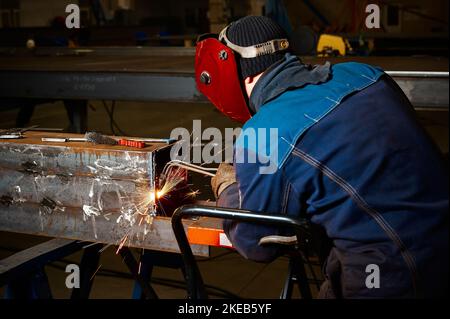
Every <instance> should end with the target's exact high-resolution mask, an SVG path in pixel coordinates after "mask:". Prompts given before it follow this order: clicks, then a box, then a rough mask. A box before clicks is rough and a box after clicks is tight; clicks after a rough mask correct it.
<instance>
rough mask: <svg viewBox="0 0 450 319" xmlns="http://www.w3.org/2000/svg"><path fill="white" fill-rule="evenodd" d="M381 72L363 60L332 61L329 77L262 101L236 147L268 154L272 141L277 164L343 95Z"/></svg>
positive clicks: (340, 100) (376, 77)
mask: <svg viewBox="0 0 450 319" xmlns="http://www.w3.org/2000/svg"><path fill="white" fill-rule="evenodd" d="M383 74H384V72H383V71H382V70H381V69H378V68H375V67H372V66H370V65H367V64H362V63H356V62H348V63H342V64H336V65H335V66H334V68H333V73H332V78H331V79H330V80H329V81H327V82H325V83H322V84H319V85H307V86H305V87H302V88H299V89H294V90H288V91H286V92H284V93H283V94H281V95H280V96H278V97H277V98H276V99H273V100H271V101H269V102H268V103H266V104H264V105H263V106H262V107H261V109H260V110H259V111H258V112H257V113H256V114H255V115H254V116H253V117H252V118H251V119H250V120H249V121H247V123H246V124H245V125H244V127H243V132H242V134H241V135H240V136H239V138H238V139H237V141H236V149H240V150H247V151H252V153H256V154H272V152H271V151H273V149H272V148H273V147H274V145H275V149H276V153H277V154H276V155H275V156H276V157H277V164H278V165H279V167H281V166H282V165H283V163H285V161H286V159H287V157H288V155H289V154H290V153H291V151H292V149H293V148H294V145H295V144H296V143H297V141H298V140H299V138H300V137H301V136H302V135H303V134H304V133H305V132H306V131H307V130H309V129H310V128H311V127H313V126H315V125H317V124H318V123H319V122H320V121H322V120H323V119H324V118H325V117H327V116H329V115H330V114H331V113H332V111H333V110H334V109H335V108H336V107H338V106H339V105H340V104H342V101H343V100H344V99H345V98H346V97H347V96H349V95H350V94H352V93H355V92H358V91H361V90H364V89H365V88H367V87H369V86H371V85H372V84H374V83H376V82H377V81H378V79H379V78H380V77H381V76H382V75H383Z"/></svg>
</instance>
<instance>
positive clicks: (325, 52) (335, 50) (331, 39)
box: [317, 34, 351, 57]
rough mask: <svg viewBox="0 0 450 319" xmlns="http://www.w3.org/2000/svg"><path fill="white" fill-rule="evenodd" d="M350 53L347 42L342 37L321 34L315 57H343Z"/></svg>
mask: <svg viewBox="0 0 450 319" xmlns="http://www.w3.org/2000/svg"><path fill="white" fill-rule="evenodd" d="M349 51H351V46H350V43H349V42H348V40H346V39H344V38H343V37H340V36H337V35H331V34H322V35H321V36H320V38H319V42H318V44H317V55H318V56H320V57H324V56H345V55H346V54H347V52H349Z"/></svg>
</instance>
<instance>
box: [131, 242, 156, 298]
mask: <svg viewBox="0 0 450 319" xmlns="http://www.w3.org/2000/svg"><path fill="white" fill-rule="evenodd" d="M153 268H154V264H153V257H152V255H151V254H148V253H147V251H144V252H143V253H142V254H141V257H140V262H139V274H140V275H141V277H142V279H143V280H144V281H146V282H150V281H151V278H152V273H153ZM133 299H137V300H139V299H140V300H142V299H145V295H144V294H143V292H142V288H141V285H140V284H139V283H138V282H135V283H134V288H133Z"/></svg>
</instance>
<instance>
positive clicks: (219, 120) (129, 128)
mask: <svg viewBox="0 0 450 319" xmlns="http://www.w3.org/2000/svg"><path fill="white" fill-rule="evenodd" d="M16 114H17V109H9V110H8V109H6V110H0V128H10V127H14V125H15V124H14V123H15V117H16ZM418 118H419V120H420V122H421V123H422V124H423V125H424V127H425V128H426V129H427V131H428V132H429V133H430V135H431V136H432V138H433V139H434V140H435V141H436V143H437V144H438V146H439V147H440V149H441V150H442V151H443V152H444V153H448V148H449V141H448V135H449V132H448V112H419V113H418ZM115 119H116V121H117V122H118V124H119V126H120V127H121V128H122V130H124V131H125V132H126V133H128V135H130V136H145V137H161V138H162V137H168V136H169V135H170V132H171V130H172V129H173V128H175V127H185V128H188V130H191V129H192V121H193V120H194V119H201V120H202V126H203V128H206V127H209V126H214V127H218V128H225V127H235V126H236V125H235V123H233V122H231V121H229V120H227V119H226V118H225V117H224V116H222V115H221V114H219V112H217V111H216V110H215V109H214V108H213V107H212V106H211V105H208V104H183V103H175V104H171V105H167V104H163V103H129V102H127V103H125V102H121V103H118V104H117V107H116V113H115ZM30 124H31V125H35V124H36V125H40V127H53V128H66V127H68V126H69V122H68V120H67V117H66V114H65V109H64V107H63V106H62V104H61V103H60V102H57V103H52V104H44V105H40V106H38V107H37V108H36V110H35V114H34V116H33V118H32V121H31V123H30ZM89 129H95V130H96V131H100V132H102V133H105V134H111V130H110V127H109V120H108V116H107V114H106V112H105V110H104V108H103V104H102V103H101V102H91V108H90V109H89ZM203 188H204V189H203V197H208V196H210V193H209V191H208V189H207V187H206V186H204V187H203ZM43 240H47V239H46V238H40V237H34V236H28V235H20V234H12V233H6V232H0V259H1V258H5V257H7V256H9V255H11V254H12V253H13V251H17V250H21V249H24V248H26V247H30V246H33V245H35V244H37V243H39V242H42V241H43ZM227 252H229V251H228V250H225V249H213V250H212V257H213V258H212V259H210V260H205V261H202V262H200V263H199V266H200V268H201V272H202V274H203V277H204V280H205V283H207V284H209V285H213V286H217V287H220V288H222V289H226V290H228V291H230V292H232V293H234V294H237V295H239V296H241V297H244V298H277V297H278V295H279V293H280V291H281V287H282V285H283V281H284V277H285V275H286V271H287V258H286V257H283V258H279V259H278V260H277V261H275V262H273V263H271V264H269V265H265V264H257V263H254V262H250V261H246V260H244V259H243V258H242V257H240V256H239V255H238V254H237V253H235V252H231V253H227ZM225 253H226V254H225ZM67 259H68V260H69V261H73V262H79V260H80V254H79V253H78V254H74V255H72V256H69V257H68V258H67ZM100 264H101V267H100V270H99V272H98V274H99V275H98V276H96V277H95V279H94V280H95V281H94V285H93V290H92V295H91V297H92V298H130V297H131V294H132V288H133V281H132V280H130V279H126V278H121V277H109V276H108V277H106V276H103V275H102V274H103V273H104V271H105V270H114V271H120V272H126V271H127V269H126V267H125V265H124V264H123V262H122V261H121V258H120V256H118V255H116V254H115V249H114V248H109V249H107V250H106V251H105V252H104V253H103V254H102V257H101V261H100ZM54 266H59V267H61V266H64V264H61V263H58V264H55V265H53V266H49V267H47V273H48V277H49V281H50V284H51V288H52V292H53V294H54V297H55V298H68V297H69V296H70V290H68V289H67V288H66V287H65V285H64V282H65V276H66V274H65V273H64V272H63V271H62V270H61V269H57V268H55V267H54ZM316 273H318V274H319V269H316ZM154 276H155V277H157V278H165V279H174V280H180V281H181V280H182V279H183V278H182V276H181V272H180V271H179V270H174V269H166V268H156V269H155V270H154ZM154 288H155V290H156V291H157V293H158V295H159V296H160V297H161V298H184V297H185V296H186V292H185V290H183V289H178V288H171V287H167V286H164V285H154ZM2 293H3V289H2V288H0V294H2Z"/></svg>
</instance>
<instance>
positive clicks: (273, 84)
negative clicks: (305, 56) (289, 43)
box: [250, 53, 331, 113]
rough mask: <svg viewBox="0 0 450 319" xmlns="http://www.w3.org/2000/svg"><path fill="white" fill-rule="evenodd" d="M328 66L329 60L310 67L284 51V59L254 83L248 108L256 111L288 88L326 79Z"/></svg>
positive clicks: (328, 71)
mask: <svg viewBox="0 0 450 319" xmlns="http://www.w3.org/2000/svg"><path fill="white" fill-rule="evenodd" d="M330 67H331V66H330V63H329V62H327V63H325V64H324V65H319V66H315V67H311V66H309V65H305V64H303V63H302V62H301V61H300V59H299V58H298V57H297V56H295V55H292V54H290V53H286V55H285V57H284V59H283V60H281V61H280V62H278V63H276V64H274V65H273V66H271V67H270V68H269V69H268V70H267V71H266V72H264V74H263V75H262V76H261V78H260V79H259V80H258V82H257V83H256V85H255V87H254V88H253V91H252V94H251V96H250V110H251V111H252V112H253V113H256V112H258V111H259V110H260V108H261V106H263V105H264V104H266V103H267V102H269V101H271V100H273V99H274V98H276V97H278V96H280V95H281V94H283V93H284V92H286V91H288V90H291V89H298V88H301V87H303V86H305V85H307V84H319V83H323V82H326V81H328V79H329V77H330V73H331V70H330Z"/></svg>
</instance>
